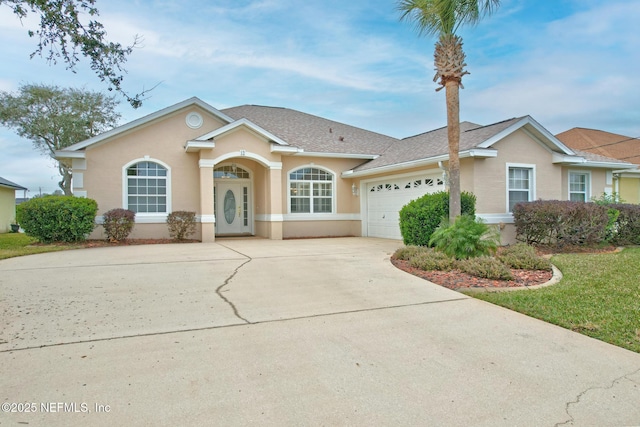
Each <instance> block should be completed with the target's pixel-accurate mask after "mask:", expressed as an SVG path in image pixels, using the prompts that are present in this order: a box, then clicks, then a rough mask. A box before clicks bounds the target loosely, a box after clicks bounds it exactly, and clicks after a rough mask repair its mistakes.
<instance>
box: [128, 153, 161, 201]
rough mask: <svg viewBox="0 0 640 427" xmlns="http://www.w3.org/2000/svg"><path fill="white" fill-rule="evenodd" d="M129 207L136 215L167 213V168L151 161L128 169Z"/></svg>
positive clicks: (136, 164)
mask: <svg viewBox="0 0 640 427" xmlns="http://www.w3.org/2000/svg"><path fill="white" fill-rule="evenodd" d="M126 173H127V197H126V200H127V206H126V208H127V209H129V210H131V211H133V212H136V213H167V168H165V167H164V166H162V165H160V164H158V163H154V162H151V161H143V162H138V163H135V164H133V165H131V166H129V167H128V168H127V172H126Z"/></svg>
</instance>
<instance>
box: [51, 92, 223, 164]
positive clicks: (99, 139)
mask: <svg viewBox="0 0 640 427" xmlns="http://www.w3.org/2000/svg"><path fill="white" fill-rule="evenodd" d="M192 106H197V107H200V108H201V109H203V110H205V111H206V112H208V113H210V114H211V115H213V116H215V117H217V118H218V119H220V120H221V121H223V122H225V123H230V122H232V121H233V119H232V118H231V117H229V116H227V115H226V114H224V113H222V112H221V111H219V110H218V109H216V108H214V107H212V106H211V105H209V104H207V103H206V102H204V101H202V100H201V99H199V98H197V97H192V98H189V99H187V100H185V101H182V102H179V103H177V104H174V105H172V106H170V107H167V108H163V109H162V110H159V111H156V112H155V113H151V114H149V115H146V116H144V117H141V118H139V119H136V120H134V121H132V122H129V123H126V124H124V125H122V126H118V127H116V128H113V129H111V130H109V131H107V132H103V133H101V134H100V135H96V136H94V137H93V138H89V139H86V140H84V141H81V142H79V143H77V144H73V145H71V146H69V147H67V148H65V149H64V150H60V151H58V152H56V154H58V153H61V154H64V152H72V151H80V150H83V149H86V148H87V147H90V146H92V145H95V144H99V143H103V142H105V141H106V140H108V139H111V138H114V137H117V136H120V135H122V134H124V133H125V132H129V131H131V130H133V129H136V128H139V127H141V126H145V125H148V124H150V123H152V122H154V121H156V120H159V119H162V118H164V117H167V116H169V115H171V114H173V113H175V112H177V111H180V110H182V109H185V108H188V107H192Z"/></svg>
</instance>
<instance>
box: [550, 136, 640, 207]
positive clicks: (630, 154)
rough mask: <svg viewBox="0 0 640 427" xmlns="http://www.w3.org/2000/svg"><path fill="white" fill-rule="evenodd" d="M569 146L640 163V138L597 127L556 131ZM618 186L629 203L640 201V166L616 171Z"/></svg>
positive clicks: (616, 189)
mask: <svg viewBox="0 0 640 427" xmlns="http://www.w3.org/2000/svg"><path fill="white" fill-rule="evenodd" d="M556 138H558V139H559V140H560V141H562V142H563V143H564V144H565V145H567V146H568V147H571V148H572V149H575V150H583V151H587V152H589V153H594V154H600V155H603V156H607V157H611V158H614V159H618V160H623V161H626V162H630V163H635V164H636V165H640V138H633V137H629V136H625V135H619V134H616V133H610V132H605V131H602V130H596V129H585V128H573V129H569V130H567V131H565V132H562V133H559V134H558V135H556ZM613 178H614V188H613V191H615V192H616V193H617V194H619V195H620V198H621V199H622V200H624V201H626V202H628V203H640V168H636V169H635V170H633V169H623V170H618V171H614V172H613Z"/></svg>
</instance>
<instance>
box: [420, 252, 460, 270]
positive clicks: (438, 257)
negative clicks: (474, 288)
mask: <svg viewBox="0 0 640 427" xmlns="http://www.w3.org/2000/svg"><path fill="white" fill-rule="evenodd" d="M409 265H410V266H411V267H414V268H419V269H420V270H424V271H431V270H439V271H449V270H453V269H454V268H456V260H455V259H454V258H451V257H450V256H447V255H445V254H443V253H442V252H436V251H434V250H433V249H426V248H425V250H424V251H423V252H421V253H417V254H416V255H414V256H413V257H412V258H410V259H409Z"/></svg>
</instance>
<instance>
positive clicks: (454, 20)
mask: <svg viewBox="0 0 640 427" xmlns="http://www.w3.org/2000/svg"><path fill="white" fill-rule="evenodd" d="M499 5H500V0H399V1H398V10H399V11H400V12H401V13H402V15H401V18H400V19H401V20H409V21H412V22H413V23H414V24H415V25H416V28H417V30H418V33H419V34H420V35H422V34H427V35H434V36H435V35H437V36H438V41H437V42H436V46H435V53H434V65H435V69H436V75H435V77H434V78H433V81H434V82H435V81H438V80H439V82H438V84H439V85H440V87H439V88H438V89H436V91H439V90H441V89H442V88H443V87H444V88H445V93H446V100H447V136H448V139H449V220H450V222H451V223H453V221H454V220H455V218H456V217H457V216H459V215H460V210H461V207H460V155H459V151H460V97H459V88H463V89H464V86H462V76H464V75H465V74H469V73H468V72H467V71H465V69H464V67H465V66H466V65H467V64H466V63H465V62H464V61H465V53H464V51H463V50H462V37H460V36H458V35H456V31H457V30H458V29H459V28H460V27H461V26H462V25H466V24H470V25H473V24H476V23H477V22H478V21H480V19H481V18H482V17H483V16H484V15H487V14H490V13H492V12H493V11H494V10H495V9H496V8H497V7H498V6H499Z"/></svg>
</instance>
